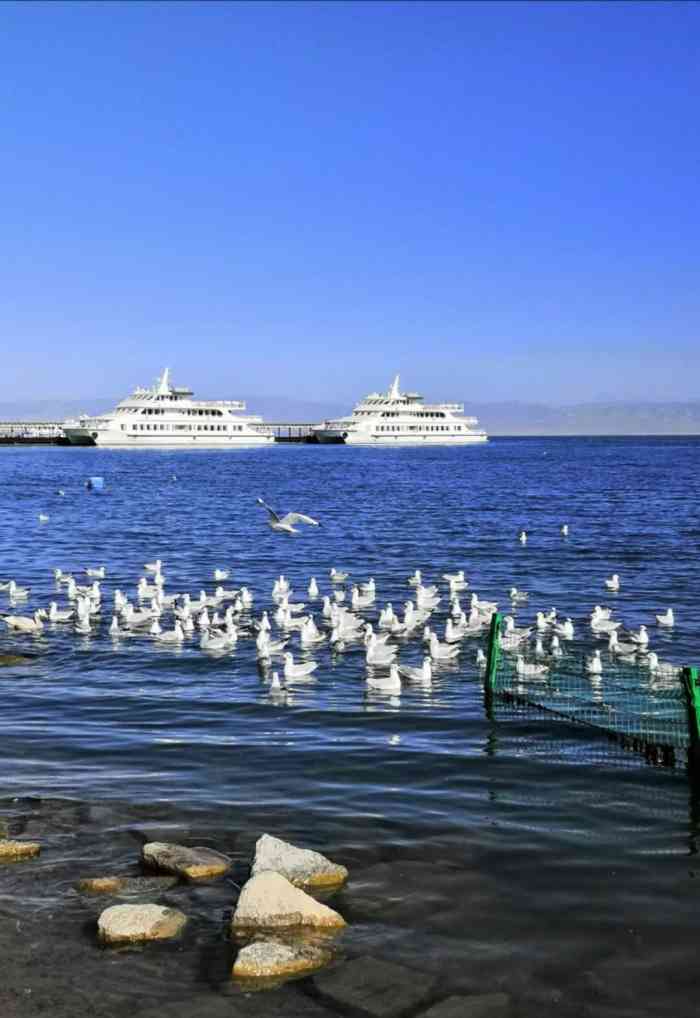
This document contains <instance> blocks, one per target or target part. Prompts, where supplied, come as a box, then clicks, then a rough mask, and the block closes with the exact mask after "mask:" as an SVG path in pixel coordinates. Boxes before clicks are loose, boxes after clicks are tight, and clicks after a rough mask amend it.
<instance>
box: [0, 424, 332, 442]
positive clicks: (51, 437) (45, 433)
mask: <svg viewBox="0 0 700 1018" xmlns="http://www.w3.org/2000/svg"><path fill="white" fill-rule="evenodd" d="M265 425H266V426H267V427H268V428H272V430H273V432H274V435H275V442H284V443H298V444H301V445H316V444H317V443H318V439H317V438H316V435H315V434H314V432H313V430H312V429H313V427H314V425H313V424H307V423H299V422H296V421H292V422H288V421H265ZM69 444H70V443H69V442H68V439H67V438H66V437H65V436H64V434H63V423H62V422H61V421H0V445H69Z"/></svg>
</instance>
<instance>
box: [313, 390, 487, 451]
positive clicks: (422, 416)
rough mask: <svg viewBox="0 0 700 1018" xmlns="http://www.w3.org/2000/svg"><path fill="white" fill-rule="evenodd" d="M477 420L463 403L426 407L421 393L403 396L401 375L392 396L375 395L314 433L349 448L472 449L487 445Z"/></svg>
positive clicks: (325, 423) (431, 404) (319, 438)
mask: <svg viewBox="0 0 700 1018" xmlns="http://www.w3.org/2000/svg"><path fill="white" fill-rule="evenodd" d="M478 423H479V422H478V421H477V419H476V417H465V416H464V404H463V403H425V402H424V401H423V397H422V396H420V395H419V394H418V393H417V392H401V390H400V389H399V376H398V375H397V376H396V378H395V379H394V381H393V382H392V384H391V386H390V387H389V390H388V392H385V393H381V392H371V393H370V394H369V396H365V398H364V399H363V400H362V401H361V402H360V403H358V404H357V406H356V407H355V408H354V410H353V411H352V413H351V414H350V415H349V416H347V417H339V418H337V419H336V420H329V421H324V422H323V424H318V425H316V427H315V428H314V429H313V431H314V434H315V435H316V437H317V439H318V441H319V442H344V443H346V444H347V445H471V444H473V443H475V442H486V441H487V440H488V435H487V434H486V432H485V431H479V430H477V428H476V425H477V424H478Z"/></svg>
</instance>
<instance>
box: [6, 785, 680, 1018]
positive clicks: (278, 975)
mask: <svg viewBox="0 0 700 1018" xmlns="http://www.w3.org/2000/svg"><path fill="white" fill-rule="evenodd" d="M0 844H4V845H5V855H4V856H3V855H0V888H1V890H2V905H1V906H0V957H2V975H1V976H0V1015H2V1018H39V1016H46V1015H50V1016H51V1018H121V1016H128V1018H302V1016H304V1018H363V1016H364V1018H525V1016H528V1018H529V1016H533V1018H534V1016H537V1018H549V1016H552V1018H553V1016H554V1015H557V1016H558V1018H631V1015H632V1014H635V1015H645V1016H646V1015H647V1014H648V1015H651V1014H652V1013H653V1014H654V1015H656V1016H659V1018H663V1016H664V1015H669V1016H670V1014H671V1013H673V1014H674V1015H676V1016H678V1015H684V1014H686V1013H687V1014H690V1013H691V1012H690V1011H687V1010H684V1006H685V1003H686V1000H687V988H688V979H689V978H690V976H689V972H691V954H692V953H693V943H692V942H691V941H690V940H688V942H687V945H686V947H685V949H679V948H678V946H676V947H675V948H672V947H671V945H670V944H667V945H666V948H665V951H666V953H665V955H664V956H663V962H664V966H663V979H662V980H661V981H660V982H659V983H658V988H657V986H656V983H655V981H654V979H655V978H657V979H658V970H657V976H656V977H654V971H655V970H654V966H653V962H652V959H651V958H650V957H649V956H648V952H645V951H644V950H642V948H641V946H640V943H639V941H638V940H636V941H635V940H634V939H633V938H632V937H631V936H630V934H629V933H627V934H625V933H624V931H622V930H618V931H612V932H613V933H615V936H614V937H612V936H611V930H609V929H607V928H604V929H599V930H598V932H597V937H596V935H595V931H594V930H593V929H592V928H591V927H590V926H588V927H586V928H584V929H582V930H581V936H580V939H579V941H578V942H572V939H571V936H570V933H569V935H568V936H567V937H566V938H562V937H561V936H560V934H559V931H558V930H557V929H556V928H555V927H554V926H553V925H552V924H550V927H549V928H548V926H547V924H546V923H544V922H542V920H541V918H540V917H538V916H537V915H534V914H522V912H521V911H520V910H519V909H518V908H517V907H514V905H513V903H512V902H509V900H508V895H507V894H505V893H503V888H502V887H501V888H499V887H498V885H497V883H496V882H495V881H494V879H493V877H492V875H491V874H489V873H488V872H486V871H485V870H484V869H483V867H481V866H480V865H479V859H478V858H477V856H476V855H474V856H473V857H472V858H471V860H469V859H468V858H467V857H466V856H465V859H464V864H463V865H461V866H455V865H454V863H447V862H445V861H444V860H443V859H441V857H440V853H439V851H438V850H437V847H438V846H437V845H433V846H432V847H431V848H430V850H427V846H426V845H425V844H420V845H418V844H416V845H414V846H412V847H410V846H407V847H406V848H404V849H403V850H399V849H397V848H394V849H393V850H392V852H391V858H386V859H383V858H382V854H383V853H382V851H381V850H379V849H376V848H375V849H372V848H363V849H359V848H358V847H357V846H356V845H353V842H352V839H349V841H348V843H347V844H345V845H343V844H340V843H339V844H336V845H332V846H328V854H327V855H326V853H325V852H323V853H321V852H319V851H318V850H317V847H311V846H308V845H304V844H297V843H296V842H293V841H288V840H286V839H285V838H283V837H277V836H276V835H273V834H271V833H269V832H267V833H264V832H249V831H248V830H244V829H242V828H239V829H235V830H234V829H233V826H231V827H229V826H227V825H226V824H222V825H221V826H219V827H217V826H216V825H214V824H212V822H211V819H210V818H209V819H208V820H207V822H206V823H203V822H202V820H201V818H200V817H199V816H198V815H197V814H196V813H195V814H191V815H189V816H188V815H186V814H184V812H182V811H177V810H176V809H175V808H174V807H173V806H167V807H166V806H163V805H162V804H160V805H156V806H154V807H151V808H146V807H138V808H137V807H129V806H124V807H121V806H118V805H111V804H95V805H88V804H80V803H75V802H70V801H60V800H39V799H23V800H13V801H7V800H6V801H5V802H3V803H0ZM12 844H17V845H30V844H32V845H39V846H40V852H39V854H36V853H35V852H33V851H32V852H31V853H30V854H27V855H26V856H24V857H23V858H22V857H20V856H19V855H18V854H17V851H16V849H14V848H12V849H8V848H7V846H8V845H12ZM324 847H325V846H324ZM535 941H536V943H535ZM613 944H617V946H616V947H613ZM650 972H651V975H650ZM669 979H676V980H678V982H677V986H676V988H675V989H674V988H673V984H672V983H669V982H668V980H669ZM635 980H636V981H637V983H639V981H640V980H641V981H642V982H643V985H644V986H645V987H646V989H647V997H648V1004H649V1010H648V1011H647V1010H644V1009H640V1008H638V1007H635V1008H634V1009H630V993H631V990H632V988H633V986H634V982H635ZM662 989H663V993H662V992H661V991H662ZM672 1008H673V1010H672Z"/></svg>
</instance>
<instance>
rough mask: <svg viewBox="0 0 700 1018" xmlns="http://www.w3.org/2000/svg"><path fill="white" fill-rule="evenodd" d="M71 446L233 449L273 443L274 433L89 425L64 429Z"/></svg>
mask: <svg viewBox="0 0 700 1018" xmlns="http://www.w3.org/2000/svg"><path fill="white" fill-rule="evenodd" d="M64 433H65V436H66V438H67V439H68V441H69V442H70V444H71V445H92V446H99V447H100V448H103V449H233V448H239V447H240V448H242V447H247V446H259V445H273V444H274V441H275V438H274V435H221V436H214V435H211V436H209V435H207V436H205V435H180V436H178V435H168V436H167V437H166V436H165V435H163V436H160V435H140V434H139V435H133V436H132V435H128V434H119V433H115V432H109V431H103V432H100V431H91V430H90V429H89V428H65V429H64Z"/></svg>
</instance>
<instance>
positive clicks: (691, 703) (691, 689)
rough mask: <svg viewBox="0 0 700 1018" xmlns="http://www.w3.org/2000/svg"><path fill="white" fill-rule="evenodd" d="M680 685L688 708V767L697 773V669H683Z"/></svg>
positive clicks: (699, 718)
mask: <svg viewBox="0 0 700 1018" xmlns="http://www.w3.org/2000/svg"><path fill="white" fill-rule="evenodd" d="M681 684H682V686H683V690H684V692H685V700H686V706H687V708H688V766H689V767H690V769H691V770H694V771H697V769H698V765H699V764H700V688H698V669H697V668H683V669H682V671H681Z"/></svg>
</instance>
